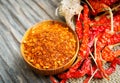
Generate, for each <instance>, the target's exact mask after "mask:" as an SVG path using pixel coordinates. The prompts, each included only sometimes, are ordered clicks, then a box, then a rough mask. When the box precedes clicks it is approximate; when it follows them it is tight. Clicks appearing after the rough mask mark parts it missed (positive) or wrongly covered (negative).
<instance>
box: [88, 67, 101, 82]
mask: <svg viewBox="0 0 120 83" xmlns="http://www.w3.org/2000/svg"><path fill="white" fill-rule="evenodd" d="M98 70H99V69H96V70H95V72H93V74H92V76H91V77H90V79H89V81H88V83H90V81H91V79H92V78H93V76H94V75H95V74H96V73H97V71H98Z"/></svg>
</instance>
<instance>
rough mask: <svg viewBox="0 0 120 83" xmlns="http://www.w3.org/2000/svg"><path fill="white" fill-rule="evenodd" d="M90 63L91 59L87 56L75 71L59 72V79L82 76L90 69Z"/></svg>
mask: <svg viewBox="0 0 120 83" xmlns="http://www.w3.org/2000/svg"><path fill="white" fill-rule="evenodd" d="M90 64H91V60H90V59H89V58H87V59H85V61H84V62H83V65H82V67H81V69H79V70H77V71H75V72H67V73H63V74H60V75H58V77H59V78H60V79H68V78H79V77H82V76H84V75H85V74H86V73H87V72H88V71H89V70H90Z"/></svg>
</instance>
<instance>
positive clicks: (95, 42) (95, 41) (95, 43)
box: [94, 38, 98, 59]
mask: <svg viewBox="0 0 120 83" xmlns="http://www.w3.org/2000/svg"><path fill="white" fill-rule="evenodd" d="M97 40H98V38H95V40H94V48H95V49H94V55H96V45H97ZM96 58H97V57H96V56H95V59H96Z"/></svg>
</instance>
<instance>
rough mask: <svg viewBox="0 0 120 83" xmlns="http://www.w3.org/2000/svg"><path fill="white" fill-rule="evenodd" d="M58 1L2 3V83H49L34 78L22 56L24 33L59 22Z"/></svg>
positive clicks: (22, 0)
mask: <svg viewBox="0 0 120 83" xmlns="http://www.w3.org/2000/svg"><path fill="white" fill-rule="evenodd" d="M58 2H59V1H58V0H0V83H50V80H49V77H44V76H40V75H37V74H35V73H34V72H33V71H32V70H31V69H29V67H28V66H27V65H26V63H25V62H24V60H23V58H22V57H21V54H20V49H19V47H20V42H21V39H22V36H23V35H24V33H25V31H26V30H27V29H28V28H29V27H31V26H32V25H34V24H35V23H37V22H40V21H42V20H49V19H59V18H58V17H56V16H55V13H54V12H55V8H56V7H57V5H58Z"/></svg>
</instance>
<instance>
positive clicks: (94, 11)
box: [85, 0, 95, 12]
mask: <svg viewBox="0 0 120 83" xmlns="http://www.w3.org/2000/svg"><path fill="white" fill-rule="evenodd" d="M85 1H86V2H87V4H88V5H89V6H90V8H91V10H92V11H93V12H95V10H94V9H93V7H92V6H91V4H90V3H89V1H88V0H85Z"/></svg>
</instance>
